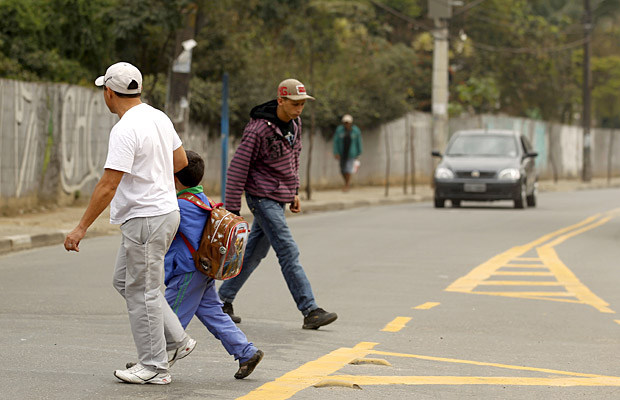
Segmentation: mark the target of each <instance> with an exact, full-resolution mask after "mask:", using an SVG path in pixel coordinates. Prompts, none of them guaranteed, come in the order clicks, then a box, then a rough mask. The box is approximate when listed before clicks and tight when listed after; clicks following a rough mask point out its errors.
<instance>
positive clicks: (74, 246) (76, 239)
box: [65, 226, 86, 252]
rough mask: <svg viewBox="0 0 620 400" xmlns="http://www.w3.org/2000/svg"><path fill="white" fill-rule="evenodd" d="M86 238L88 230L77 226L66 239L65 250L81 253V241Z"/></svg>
mask: <svg viewBox="0 0 620 400" xmlns="http://www.w3.org/2000/svg"><path fill="white" fill-rule="evenodd" d="M84 236H86V229H84V228H80V227H79V226H76V227H75V229H74V230H72V231H71V232H69V234H68V235H67V237H66V238H65V250H67V251H76V252H79V251H80V247H79V246H80V241H81V240H82V239H83V238H84Z"/></svg>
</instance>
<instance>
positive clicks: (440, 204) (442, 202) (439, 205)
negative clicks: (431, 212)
mask: <svg viewBox="0 0 620 400" xmlns="http://www.w3.org/2000/svg"><path fill="white" fill-rule="evenodd" d="M445 204H446V200H444V199H438V198H437V197H435V208H443V207H444V205H445Z"/></svg>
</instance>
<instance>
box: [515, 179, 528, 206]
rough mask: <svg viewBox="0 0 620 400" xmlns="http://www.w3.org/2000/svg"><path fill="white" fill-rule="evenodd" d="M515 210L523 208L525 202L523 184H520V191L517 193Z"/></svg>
mask: <svg viewBox="0 0 620 400" xmlns="http://www.w3.org/2000/svg"><path fill="white" fill-rule="evenodd" d="M514 201H515V208H525V203H526V202H527V192H526V188H525V183H522V184H521V191H520V193H519V197H518V198H516V199H515V200H514Z"/></svg>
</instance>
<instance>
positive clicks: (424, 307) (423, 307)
mask: <svg viewBox="0 0 620 400" xmlns="http://www.w3.org/2000/svg"><path fill="white" fill-rule="evenodd" d="M439 304H441V303H433V302H428V303H424V304H420V305H419V306H417V307H413V309H414V310H430V309H431V308H433V307H436V306H438V305H439Z"/></svg>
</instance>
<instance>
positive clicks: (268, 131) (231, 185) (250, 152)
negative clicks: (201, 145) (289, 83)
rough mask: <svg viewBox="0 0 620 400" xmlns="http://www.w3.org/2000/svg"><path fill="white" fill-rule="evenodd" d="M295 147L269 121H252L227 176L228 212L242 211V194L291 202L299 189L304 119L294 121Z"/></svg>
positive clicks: (257, 119) (255, 119)
mask: <svg viewBox="0 0 620 400" xmlns="http://www.w3.org/2000/svg"><path fill="white" fill-rule="evenodd" d="M293 129H294V131H295V135H294V139H293V142H292V144H291V143H289V141H288V140H286V139H285V138H284V136H283V135H282V132H280V129H279V128H278V127H277V126H276V124H274V123H273V122H270V121H268V120H266V119H262V118H252V119H251V120H250V122H248V124H247V125H246V127H245V130H244V131H243V136H242V138H241V144H240V145H239V147H238V148H237V150H236V151H235V155H234V156H233V158H232V160H231V162H230V167H229V168H228V173H227V175H226V209H228V210H230V211H239V210H241V194H242V193H243V191H244V190H245V192H246V193H248V194H250V195H252V196H256V197H267V198H270V199H272V200H275V201H278V202H282V203H290V202H291V201H293V200H294V198H295V195H296V194H297V192H298V189H299V156H300V153H301V118H297V119H296V120H294V121H293Z"/></svg>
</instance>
